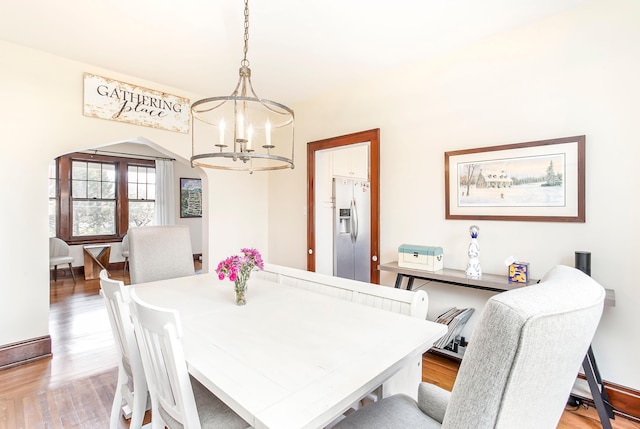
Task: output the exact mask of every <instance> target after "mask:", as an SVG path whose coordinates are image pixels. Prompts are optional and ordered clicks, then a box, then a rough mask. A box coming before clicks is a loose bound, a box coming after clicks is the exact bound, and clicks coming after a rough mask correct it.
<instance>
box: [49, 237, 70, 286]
mask: <svg viewBox="0 0 640 429" xmlns="http://www.w3.org/2000/svg"><path fill="white" fill-rule="evenodd" d="M72 263H73V256H71V255H69V245H68V244H67V243H65V242H64V241H63V240H61V239H59V238H58V237H49V267H53V281H55V282H57V281H58V265H62V264H68V265H69V271H71V277H73V283H75V282H76V274H75V273H74V272H73V267H72V266H71V264H72Z"/></svg>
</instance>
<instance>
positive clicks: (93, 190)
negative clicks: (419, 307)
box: [71, 160, 116, 237]
mask: <svg viewBox="0 0 640 429" xmlns="http://www.w3.org/2000/svg"><path fill="white" fill-rule="evenodd" d="M71 201H72V204H73V205H72V210H71V211H72V213H73V217H72V219H71V225H72V227H71V230H72V235H73V236H74V237H86V236H92V235H114V234H115V233H116V164H115V163H102V162H88V161H79V160H73V161H72V162H71Z"/></svg>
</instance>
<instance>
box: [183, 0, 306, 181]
mask: <svg viewBox="0 0 640 429" xmlns="http://www.w3.org/2000/svg"><path fill="white" fill-rule="evenodd" d="M248 50H249V0H245V2H244V57H243V59H242V61H241V62H240V78H239V79H238V83H237V85H236V87H235V89H234V90H233V92H232V93H231V95H228V96H220V97H209V98H204V99H202V100H198V101H196V102H194V103H193V104H192V105H191V118H192V133H191V143H192V144H191V146H192V148H191V149H192V150H191V154H192V156H191V165H192V166H194V165H198V166H200V167H206V168H215V169H221V170H237V171H249V172H253V171H261V170H282V169H285V168H293V167H294V165H293V128H294V115H293V110H291V109H289V108H288V107H287V106H285V105H283V104H280V103H277V102H275V101H271V100H267V99H264V98H260V97H258V96H257V95H256V92H255V91H254V90H253V85H252V84H251V69H250V68H249V61H248V60H247V51H248Z"/></svg>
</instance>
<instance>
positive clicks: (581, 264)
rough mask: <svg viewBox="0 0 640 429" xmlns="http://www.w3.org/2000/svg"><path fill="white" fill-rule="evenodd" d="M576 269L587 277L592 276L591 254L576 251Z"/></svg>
mask: <svg viewBox="0 0 640 429" xmlns="http://www.w3.org/2000/svg"><path fill="white" fill-rule="evenodd" d="M576 268H577V269H579V270H580V271H582V272H583V273H585V274H586V275H589V276H590V275H591V252H579V251H576Z"/></svg>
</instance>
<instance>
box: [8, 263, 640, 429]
mask: <svg viewBox="0 0 640 429" xmlns="http://www.w3.org/2000/svg"><path fill="white" fill-rule="evenodd" d="M112 275H113V277H114V278H119V279H123V280H125V283H128V282H129V279H128V277H126V278H125V277H122V272H116V271H113V272H112ZM99 289H100V285H99V282H98V280H90V281H84V280H83V279H81V278H78V282H77V284H76V285H74V284H73V281H72V280H71V279H67V278H61V279H58V281H57V283H54V282H53V281H52V282H51V310H50V316H49V326H50V328H49V333H50V335H51V338H52V347H53V357H52V358H48V359H43V360H40V361H37V362H33V363H30V364H27V365H22V366H18V367H15V368H10V369H6V370H2V371H0V429H14V428H20V429H32V428H37V429H40V428H43V429H44V428H47V429H49V428H55V429H58V428H61V429H62V428H64V429H69V428H78V429H92V428H107V427H108V424H109V413H110V410H111V401H112V399H113V395H114V386H115V383H116V378H117V371H116V366H117V358H116V350H115V344H114V342H113V338H112V336H111V331H110V327H109V321H108V319H107V315H106V310H105V308H104V303H103V302H102V298H101V297H100V295H99V294H98V291H99ZM456 373H457V364H456V363H455V362H452V361H450V360H448V359H445V358H441V357H439V356H434V355H431V354H427V355H425V358H424V369H423V378H424V380H425V381H428V382H432V383H435V384H438V385H440V386H442V387H444V388H446V389H451V387H452V386H453V382H454V380H455V376H456ZM148 420H149V419H148V418H147V419H146V421H148ZM119 427H120V428H127V427H128V424H127V421H125V420H124V419H122V421H121V423H120V426H119ZM599 427H600V424H599V420H598V417H597V414H596V413H595V410H594V409H588V410H587V409H580V410H578V411H565V413H564V415H563V417H562V420H561V422H560V424H559V425H558V429H576V428H599ZM613 428H614V429H640V424H637V423H633V422H630V421H628V420H624V419H621V418H619V417H617V418H616V419H615V420H614V421H613Z"/></svg>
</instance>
